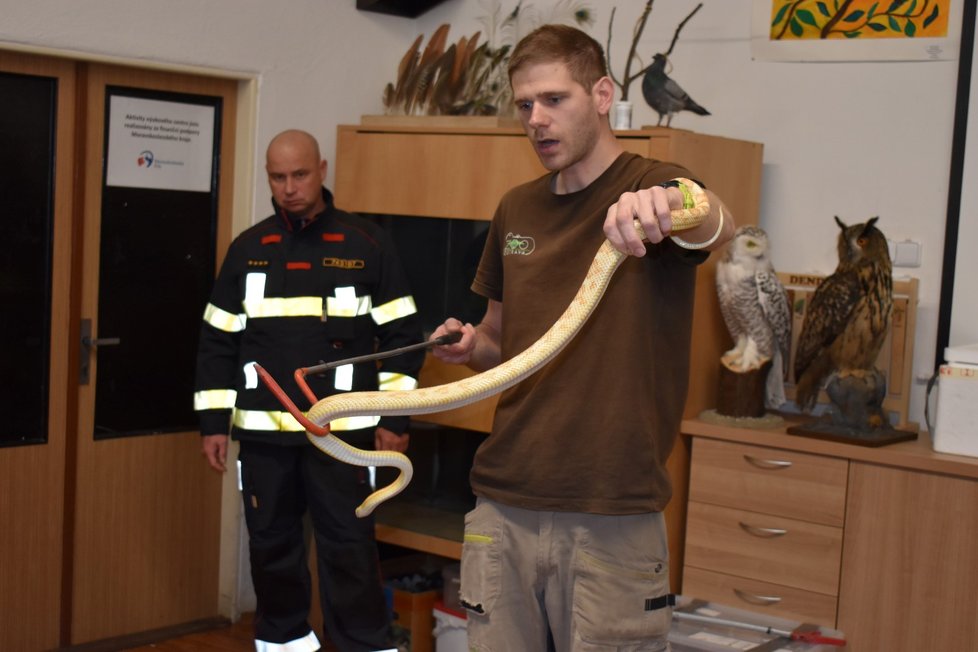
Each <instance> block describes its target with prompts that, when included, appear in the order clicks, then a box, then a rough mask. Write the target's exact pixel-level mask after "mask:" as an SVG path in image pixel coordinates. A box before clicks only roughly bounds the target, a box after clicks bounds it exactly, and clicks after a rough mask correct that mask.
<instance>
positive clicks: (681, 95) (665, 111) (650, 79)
mask: <svg viewBox="0 0 978 652" xmlns="http://www.w3.org/2000/svg"><path fill="white" fill-rule="evenodd" d="M666 61H667V59H666V56H665V55H664V54H656V55H655V56H654V57H653V58H652V65H651V66H649V68H648V70H646V71H645V75H644V76H643V77H642V95H643V96H644V97H645V101H646V102H647V103H648V105H649V106H651V107H652V108H653V109H655V111H656V113H658V114H659V121H658V122H656V123H655V124H656V126H658V125H661V124H662V118H663V117H665V119H666V126H667V127H668V126H669V123H670V122H672V116H673V114H674V113H679V112H680V111H692V112H693V113H696V114H698V115H710V112H709V111H707V110H706V109H704V108H703V107H702V106H700V105H699V104H697V103H696V102H694V101H693V98H691V97H690V96H689V95H688V94H687V93H686V91H684V90H683V89H682V88H681V87H680V86H679V84H677V83H676V82H675V81H673V80H672V79H671V78H670V77H669V75H667V74H666Z"/></svg>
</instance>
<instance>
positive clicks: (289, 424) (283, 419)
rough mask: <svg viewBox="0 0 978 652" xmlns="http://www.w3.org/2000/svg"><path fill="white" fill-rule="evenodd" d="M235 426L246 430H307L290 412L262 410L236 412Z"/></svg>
mask: <svg viewBox="0 0 978 652" xmlns="http://www.w3.org/2000/svg"><path fill="white" fill-rule="evenodd" d="M232 420H233V422H234V425H235V426H237V427H238V428H244V429H245V430H271V431H276V432H279V431H286V432H302V431H303V430H305V428H303V427H302V426H301V425H299V422H298V421H296V420H295V417H293V416H292V415H291V414H289V413H288V412H278V411H268V412H264V411H261V410H235V411H234V417H233V419H232Z"/></svg>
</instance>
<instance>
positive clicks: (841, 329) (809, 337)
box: [794, 217, 893, 425]
mask: <svg viewBox="0 0 978 652" xmlns="http://www.w3.org/2000/svg"><path fill="white" fill-rule="evenodd" d="M877 219H879V218H878V217H874V218H871V219H870V220H868V221H867V222H865V223H864V224H855V225H853V226H848V225H846V224H845V223H843V222H842V220H840V219H839V218H838V217H836V218H835V221H836V223H837V224H838V225H839V228H840V229H841V233H840V234H839V240H838V251H839V264H838V266H837V267H836V269H835V272H833V273H832V274H831V275H830V276H828V277H826V278H825V279H824V280H823V281H822V282H821V283H820V284H819V286H818V288H816V290H815V293H814V294H813V295H812V298H811V301H810V302H809V305H808V309H807V310H806V311H805V318H804V322H803V324H802V330H801V336H800V337H799V338H798V347H797V350H796V353H795V369H794V372H795V380H796V383H797V387H796V395H795V402H796V403H797V404H798V407H800V408H801V409H802V410H805V411H808V410H810V409H811V408H812V407H813V406H814V405H815V402H816V400H817V399H818V392H819V389H821V387H822V384H823V382H825V381H826V379H828V378H829V376H830V375H832V374H836V375H837V377H839V378H845V377H850V376H852V377H856V378H863V377H868V376H870V375H872V374H874V373H875V374H877V375H878V374H879V372H878V371H877V370H876V367H875V363H876V357H877V356H878V355H879V352H880V348H881V347H882V346H883V340H884V339H885V338H886V334H887V331H888V330H889V327H890V316H891V313H892V310H893V267H892V265H891V263H890V252H889V249H888V248H887V244H886V237H885V236H884V235H883V233H882V231H880V230H879V229H878V228H876V226H875V224H876V221H877ZM883 383H884V386H885V381H883ZM884 394H885V392H884ZM830 397H831V398H833V403H837V401H836V400H835V398H834V397H832V392H831V391H830ZM879 401H880V403H882V395H880V396H879ZM876 425H878V424H876Z"/></svg>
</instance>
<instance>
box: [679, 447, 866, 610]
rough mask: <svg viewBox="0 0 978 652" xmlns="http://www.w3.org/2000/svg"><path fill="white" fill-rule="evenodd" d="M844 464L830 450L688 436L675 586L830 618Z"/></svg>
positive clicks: (713, 596) (726, 601)
mask: <svg viewBox="0 0 978 652" xmlns="http://www.w3.org/2000/svg"><path fill="white" fill-rule="evenodd" d="M847 470H848V463H847V462H846V461H845V460H840V459H834V458H826V457H821V456H817V455H809V454H805V453H795V452H791V451H784V450H777V449H772V448H767V447H759V446H748V445H745V444H740V443H735V442H721V441H715V440H710V439H703V440H699V439H698V440H696V442H695V444H694V447H693V459H692V467H691V472H690V484H689V505H688V508H687V520H686V569H687V571H686V572H684V580H683V591H684V592H685V593H686V594H688V595H692V596H696V597H699V598H704V599H708V600H715V601H716V602H719V603H722V604H732V605H733V606H738V607H742V606H746V605H753V606H760V607H764V608H765V611H767V612H769V613H771V614H774V615H777V616H781V617H784V618H789V619H792V620H810V621H815V622H819V623H828V622H832V623H834V622H835V612H836V600H837V596H838V592H839V568H840V565H841V557H842V525H843V522H844V519H845V495H846V474H847ZM690 568H694V569H696V570H697V572H696V573H695V574H692V575H690V574H689V573H688V569H690ZM742 579H746V580H751V581H750V582H749V583H742V582H741V581H740V580H742ZM731 595H732V596H734V597H731Z"/></svg>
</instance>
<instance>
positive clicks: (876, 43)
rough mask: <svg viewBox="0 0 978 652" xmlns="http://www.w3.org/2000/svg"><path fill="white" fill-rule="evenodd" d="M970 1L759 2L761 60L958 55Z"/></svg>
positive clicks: (755, 49)
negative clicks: (965, 7)
mask: <svg viewBox="0 0 978 652" xmlns="http://www.w3.org/2000/svg"><path fill="white" fill-rule="evenodd" d="M964 1H965V0H845V1H840V0H754V13H753V19H752V26H751V52H752V54H753V56H754V58H755V59H758V60H761V61H915V60H933V61H940V60H949V59H951V60H953V59H956V58H957V56H958V48H959V45H960V37H961V13H962V5H963V3H964Z"/></svg>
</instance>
